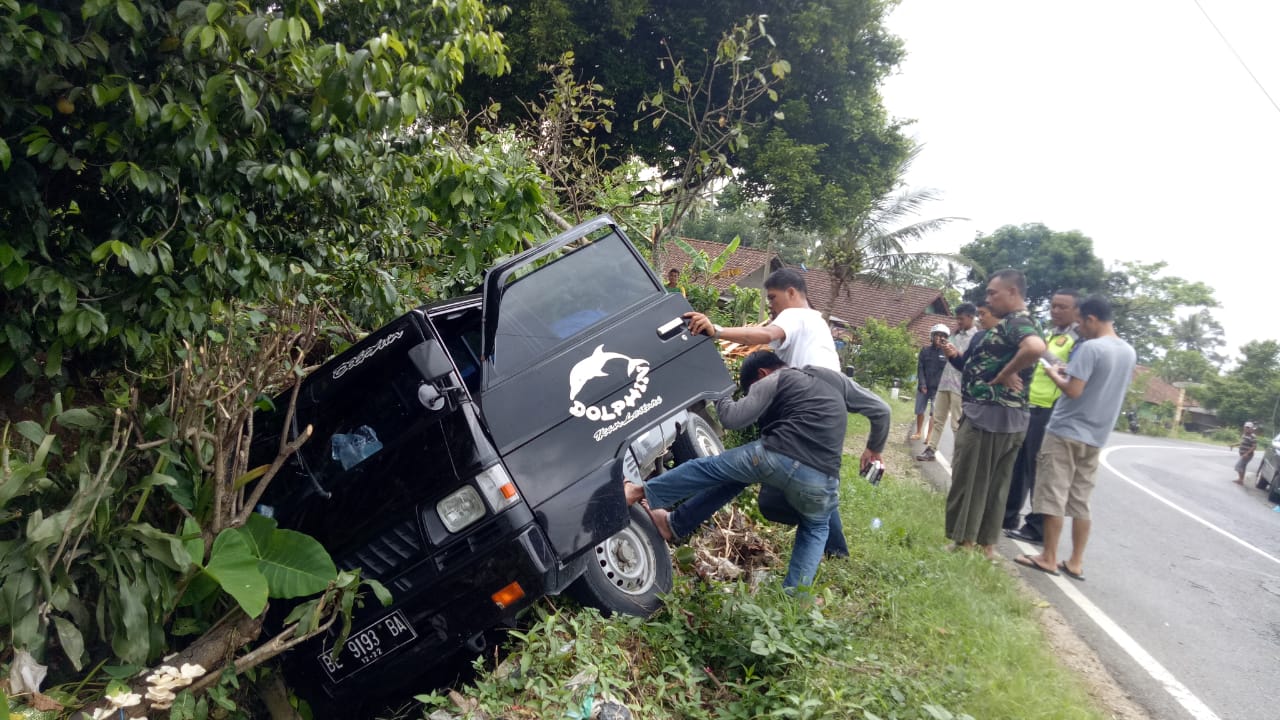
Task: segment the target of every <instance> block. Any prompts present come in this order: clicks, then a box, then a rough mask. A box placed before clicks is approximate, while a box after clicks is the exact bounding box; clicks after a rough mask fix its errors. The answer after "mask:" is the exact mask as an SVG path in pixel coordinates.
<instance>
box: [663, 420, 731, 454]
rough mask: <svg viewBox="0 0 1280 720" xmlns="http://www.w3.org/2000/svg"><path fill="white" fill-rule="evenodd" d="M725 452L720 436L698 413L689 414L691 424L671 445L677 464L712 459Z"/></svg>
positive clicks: (686, 426) (688, 424) (687, 425)
mask: <svg viewBox="0 0 1280 720" xmlns="http://www.w3.org/2000/svg"><path fill="white" fill-rule="evenodd" d="M722 452H724V443H722V442H720V434H719V433H717V432H716V429H715V428H714V427H712V426H711V423H709V422H707V421H706V419H705V418H703V417H702V416H701V415H698V414H696V413H689V422H687V423H685V426H684V431H683V432H681V433H680V435H679V436H677V437H676V441H675V442H674V443H673V444H672V445H671V453H672V454H673V455H675V458H676V464H680V463H682V462H686V461H688V460H693V459H695V458H700V457H710V456H712V455H719V454H720V453H722Z"/></svg>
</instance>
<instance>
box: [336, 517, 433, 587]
mask: <svg viewBox="0 0 1280 720" xmlns="http://www.w3.org/2000/svg"><path fill="white" fill-rule="evenodd" d="M422 550H423V545H422V535H421V533H419V531H418V521H417V518H415V517H410V518H409V519H407V520H405V521H404V522H402V523H399V524H397V525H392V526H391V527H389V528H387V529H386V530H384V531H383V532H382V533H381V534H380V535H376V536H374V537H373V538H372V539H370V540H369V542H368V543H367V544H365V545H363V546H362V547H360V549H358V550H356V551H355V552H353V553H352V554H350V555H348V556H347V557H345V558H343V562H342V563H341V564H342V566H343V567H345V568H348V569H351V568H357V567H358V568H362V569H363V570H364V576H365V577H367V578H373V579H374V580H379V581H384V582H385V581H387V580H388V579H390V578H392V577H395V576H396V575H397V574H399V573H400V572H401V571H403V570H406V569H408V568H409V566H410V565H413V564H414V563H416V562H418V561H419V560H420V559H421V558H422V554H423V553H422Z"/></svg>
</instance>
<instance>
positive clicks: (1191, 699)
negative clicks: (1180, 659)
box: [937, 445, 1275, 720]
mask: <svg viewBox="0 0 1280 720" xmlns="http://www.w3.org/2000/svg"><path fill="white" fill-rule="evenodd" d="M1130 447H1164V446H1150V445H1122V446H1117V447H1115V448H1107V449H1106V450H1103V452H1102V464H1104V465H1106V466H1107V469H1108V470H1110V471H1111V472H1113V473H1115V474H1116V475H1118V476H1120V478H1122V479H1124V480H1126V481H1128V482H1129V483H1131V484H1132V485H1134V486H1136V487H1138V488H1140V489H1142V490H1144V491H1146V492H1148V493H1150V494H1151V495H1152V496H1153V497H1155V498H1156V499H1157V500H1160V501H1161V502H1164V503H1166V504H1168V505H1169V506H1170V507H1173V508H1175V509H1176V510H1178V511H1180V512H1183V513H1185V514H1187V515H1189V516H1190V517H1192V518H1194V519H1196V520H1198V521H1199V522H1201V523H1204V524H1205V525H1207V526H1208V527H1211V528H1213V529H1215V530H1218V532H1221V533H1223V534H1224V535H1227V536H1228V537H1231V538H1232V539H1234V540H1236V541H1237V542H1240V543H1242V544H1244V545H1246V546H1247V547H1250V548H1252V549H1254V550H1257V551H1258V552H1262V551H1261V550H1258V549H1257V548H1254V547H1253V546H1252V545H1249V544H1248V543H1245V542H1244V541H1243V540H1240V539H1239V538H1236V537H1235V536H1233V535H1231V534H1230V533H1227V532H1225V531H1223V530H1220V529H1218V528H1216V527H1214V526H1213V525H1211V524H1209V523H1208V522H1206V521H1204V520H1200V518H1197V517H1195V516H1194V515H1191V513H1188V512H1187V511H1186V510H1183V509H1182V508H1180V507H1178V506H1176V505H1174V504H1173V503H1170V502H1169V501H1168V500H1165V499H1164V498H1161V497H1160V496H1158V495H1156V494H1155V493H1152V492H1151V491H1150V490H1147V489H1146V488H1144V487H1142V486H1141V485H1138V483H1136V482H1134V481H1132V480H1130V479H1129V478H1127V477H1125V476H1124V475H1123V474H1121V473H1119V472H1117V471H1116V469H1115V468H1113V467H1112V466H1111V464H1110V463H1108V462H1107V461H1106V457H1107V454H1108V452H1109V451H1110V450H1112V449H1115V450H1120V449H1123V448H1130ZM1178 449H1181V450H1187V449H1191V448H1178ZM937 460H938V464H939V465H941V466H942V467H943V468H944V469H946V471H947V474H948V475H950V474H951V463H950V462H949V461H948V460H947V459H946V458H945V457H943V455H942V453H938V454H937ZM1013 544H1014V545H1016V546H1017V547H1018V549H1019V550H1021V551H1022V552H1023V554H1025V555H1036V554H1039V551H1038V550H1037V549H1036V548H1034V547H1032V546H1031V545H1028V544H1027V543H1024V542H1021V541H1018V540H1014V541H1013ZM1263 554H1264V555H1265V553H1263ZM1268 557H1270V556H1268ZM1272 559H1273V560H1274V559H1275V558H1272ZM1045 577H1046V578H1047V579H1048V580H1049V581H1050V582H1052V583H1053V584H1054V585H1055V586H1057V588H1058V589H1059V590H1061V591H1062V594H1063V595H1066V596H1067V599H1069V600H1071V602H1073V603H1075V604H1076V607H1078V608H1080V610H1081V612H1083V613H1084V614H1085V615H1087V616H1088V617H1089V619H1090V620H1093V622H1094V623H1095V624H1096V625H1097V626H1098V628H1099V629H1100V630H1102V631H1103V632H1104V633H1106V634H1107V636H1108V637H1110V638H1111V639H1112V640H1114V641H1115V643H1116V644H1117V645H1119V646H1120V649H1122V650H1124V651H1125V652H1126V653H1128V655H1129V657H1131V658H1133V661H1134V662H1136V663H1138V665H1139V666H1140V667H1141V668H1142V669H1143V670H1145V671H1146V672H1147V674H1148V675H1150V676H1151V678H1152V679H1153V680H1155V681H1156V682H1157V683H1159V684H1160V686H1161V687H1163V688H1164V690H1165V692H1167V693H1169V695H1170V696H1171V697H1172V698H1173V699H1174V700H1176V701H1178V704H1179V705H1181V706H1182V707H1183V708H1184V709H1185V710H1186V711H1187V712H1188V713H1191V717H1193V718H1195V720H1221V718H1219V717H1218V715H1217V713H1215V712H1214V711H1213V710H1210V709H1209V706H1208V705H1205V704H1204V702H1203V701H1202V700H1200V698H1198V697H1196V696H1195V694H1194V693H1192V692H1191V690H1190V689H1189V688H1187V686H1186V685H1183V684H1182V683H1181V682H1180V681H1179V680H1178V679H1177V678H1176V677H1174V676H1173V673H1171V672H1169V671H1168V670H1167V669H1165V667H1164V666H1163V665H1161V664H1160V661H1159V660H1156V659H1155V658H1154V657H1152V655H1151V653H1149V652H1147V651H1146V650H1145V649H1144V648H1143V647H1142V646H1141V645H1139V644H1138V641H1137V640H1134V639H1133V637H1132V636H1131V635H1129V633H1127V632H1125V631H1124V629H1123V628H1121V627H1120V626H1119V625H1117V624H1116V623H1115V621H1114V620H1112V619H1111V618H1110V617H1109V616H1108V615H1107V614H1106V613H1104V612H1102V610H1101V608H1099V607H1098V606H1097V605H1094V604H1093V602H1092V601H1091V600H1089V598H1087V597H1085V596H1084V594H1083V593H1081V592H1080V590H1079V589H1077V588H1076V587H1075V586H1074V585H1072V583H1073V582H1074V581H1071V580H1067V579H1066V578H1064V577H1062V576H1061V575H1059V576H1053V575H1048V574H1046V575H1045Z"/></svg>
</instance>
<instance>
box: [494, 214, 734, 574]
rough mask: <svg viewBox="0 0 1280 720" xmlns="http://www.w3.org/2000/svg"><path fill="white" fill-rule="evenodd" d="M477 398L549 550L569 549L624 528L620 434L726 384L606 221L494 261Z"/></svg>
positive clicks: (682, 307) (671, 302) (711, 352)
mask: <svg viewBox="0 0 1280 720" xmlns="http://www.w3.org/2000/svg"><path fill="white" fill-rule="evenodd" d="M483 303H484V304H483V314H484V319H483V320H484V342H483V356H484V357H483V366H484V368H483V390H482V392H481V393H480V397H481V400H480V404H481V407H482V410H483V413H484V416H485V420H486V424H487V425H488V427H489V430H490V433H491V435H492V438H493V441H494V444H495V445H496V446H497V448H498V451H499V453H500V454H501V455H502V456H503V457H504V459H505V460H506V463H507V467H508V469H509V470H510V471H511V474H512V476H513V477H514V478H515V479H516V482H517V484H518V485H519V486H520V491H521V494H522V495H523V496H524V498H525V499H526V500H527V501H528V502H529V504H530V505H531V506H532V507H533V509H534V512H535V514H536V515H537V516H538V518H539V520H540V522H542V524H543V527H544V528H545V529H546V530H547V534H548V537H549V539H550V540H551V543H552V546H553V547H554V548H555V549H556V551H557V552H558V553H559V554H560V556H561V557H569V556H571V555H573V554H576V553H577V552H580V551H582V550H583V549H586V548H588V547H591V546H592V545H595V544H596V543H598V542H600V541H601V540H603V539H604V538H607V537H609V536H611V535H612V534H614V533H616V532H618V531H619V530H621V529H622V528H623V527H624V526H625V525H626V523H627V511H626V507H625V502H624V500H623V495H622V490H621V479H620V475H619V474H618V473H617V472H615V469H616V465H617V461H618V458H619V457H620V456H621V454H622V451H623V448H624V446H625V444H626V443H627V441H628V440H629V439H630V438H632V437H634V436H635V435H636V434H638V433H640V432H642V431H643V430H645V429H646V428H649V427H652V426H654V425H655V424H657V423H658V422H660V421H661V420H662V419H663V418H665V417H670V416H672V415H675V414H677V413H680V412H682V411H684V410H685V409H686V408H689V407H690V406H691V405H694V404H696V403H699V402H701V401H704V400H706V399H708V398H711V397H715V396H718V395H720V394H722V393H724V392H726V391H727V390H728V389H730V388H731V387H732V381H731V380H730V379H729V376H728V373H727V372H726V371H725V368H724V363H723V361H722V360H721V358H720V356H719V353H718V352H716V349H715V344H714V342H712V341H711V339H710V338H707V337H705V336H693V335H690V334H689V333H688V331H687V328H686V327H685V325H684V323H683V321H682V316H683V315H684V313H686V312H688V311H689V310H690V309H691V308H690V307H689V304H688V301H686V300H685V298H684V297H683V296H682V295H679V294H673V293H669V292H666V290H665V289H664V288H663V287H662V284H661V283H660V281H659V279H658V277H657V276H656V275H655V274H654V272H653V271H652V270H651V269H650V268H649V266H648V265H647V264H646V263H645V262H644V260H643V259H642V258H641V256H640V254H639V252H638V251H637V250H636V248H635V247H634V246H633V245H632V244H631V243H630V242H629V241H628V240H627V238H626V237H625V236H624V235H623V233H622V231H621V229H619V228H618V227H617V225H616V224H614V222H613V220H612V219H610V218H608V217H601V218H597V219H595V220H592V221H589V222H587V223H584V224H582V225H579V226H578V227H575V228H573V229H572V230H569V231H568V232H565V233H563V234H561V235H559V236H557V237H555V238H553V239H551V240H550V241H548V242H546V243H545V244H543V245H540V246H538V247H536V248H533V249H531V250H529V251H527V252H525V253H523V254H521V255H519V256H517V257H515V258H512V259H511V260H509V261H507V262H505V263H502V264H500V265H498V266H496V267H494V268H493V269H492V270H491V271H490V272H489V273H488V275H487V276H486V278H485V283H484V299H483Z"/></svg>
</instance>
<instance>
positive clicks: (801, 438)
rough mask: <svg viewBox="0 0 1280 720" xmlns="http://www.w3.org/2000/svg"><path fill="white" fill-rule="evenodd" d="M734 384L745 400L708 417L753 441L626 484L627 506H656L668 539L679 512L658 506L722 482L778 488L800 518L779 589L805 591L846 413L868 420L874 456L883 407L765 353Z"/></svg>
mask: <svg viewBox="0 0 1280 720" xmlns="http://www.w3.org/2000/svg"><path fill="white" fill-rule="evenodd" d="M741 385H742V389H743V391H744V392H745V393H746V395H745V396H744V397H743V398H742V399H740V400H731V399H728V398H722V399H720V400H718V401H716V414H717V415H718V416H719V417H720V422H721V423H722V424H723V425H724V426H725V427H726V428H729V429H731V430H736V429H740V428H745V427H748V426H750V425H752V424H755V423H757V422H758V423H759V425H760V439H759V440H756V441H754V442H751V443H748V444H746V445H742V446H740V447H736V448H733V449H732V450H729V451H726V452H724V453H722V454H720V455H714V456H711V457H703V458H698V459H696V460H691V461H689V462H686V463H682V464H680V465H677V466H676V467H675V468H674V469H672V470H669V471H667V472H665V473H662V474H661V475H658V476H657V477H654V478H652V479H650V480H649V481H648V482H646V483H645V484H644V485H643V486H641V485H634V484H631V483H627V484H626V495H627V504H629V505H630V504H634V503H636V502H638V501H640V500H641V499H647V500H648V503H649V505H650V506H651V507H652V508H658V509H655V510H652V511H651V512H652V515H653V520H654V524H655V525H657V526H658V530H659V531H660V532H662V534H663V537H666V538H670V537H671V527H672V524H673V520H676V519H677V517H678V513H679V512H680V511H679V510H677V511H676V513H672V514H669V513H667V512H665V511H664V510H662V509H661V508H668V507H671V506H672V505H674V504H675V503H677V502H679V501H680V500H683V499H685V498H688V497H691V496H694V495H697V494H698V493H699V492H701V491H703V490H707V489H709V488H714V487H718V486H720V485H724V484H737V485H745V484H753V483H764V484H767V485H771V486H773V487H775V488H778V489H779V490H781V491H782V493H783V495H784V496H785V497H786V499H787V502H788V504H790V506H791V507H792V508H793V509H794V510H795V511H796V514H797V515H798V516H799V520H800V522H799V524H798V525H797V527H796V540H795V545H794V547H793V548H792V551H791V561H790V563H789V565H788V568H787V576H786V578H784V579H783V581H782V584H783V587H786V588H794V587H798V586H804V587H809V586H811V585H812V584H813V578H814V575H815V574H816V573H817V570H818V564H819V562H821V560H822V550H823V547H824V545H825V544H826V541H827V535H828V532H829V519H830V516H831V512H832V510H834V509H835V507H836V505H837V504H838V503H839V497H838V493H837V490H838V488H839V484H840V462H841V459H842V457H843V452H842V448H843V447H844V436H845V430H846V429H847V426H848V419H847V417H846V415H847V413H850V412H860V413H863V414H864V415H867V416H868V417H870V418H872V429H873V436H872V437H871V438H869V439H868V442H867V447H868V449H869V450H874V452H876V453H878V452H879V451H880V450H883V448H884V444H885V442H886V440H887V438H888V434H889V424H888V416H889V407H888V405H887V404H886V403H885V402H884V401H883V400H881V399H880V398H878V397H876V396H875V395H872V394H871V393H870V392H869V391H867V390H865V389H863V388H861V387H859V386H858V385H856V384H855V383H853V382H852V381H850V380H849V379H848V378H846V377H844V376H843V375H841V374H839V373H837V372H834V371H832V370H828V369H826V368H819V367H812V366H810V367H805V368H793V367H791V366H789V365H787V364H786V363H784V362H782V360H781V359H780V358H779V357H778V356H777V355H775V354H774V353H773V352H771V351H768V350H760V351H757V352H754V353H752V354H751V355H749V356H748V357H747V359H746V360H744V361H743V363H742V371H741ZM873 416H874V417H873Z"/></svg>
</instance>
